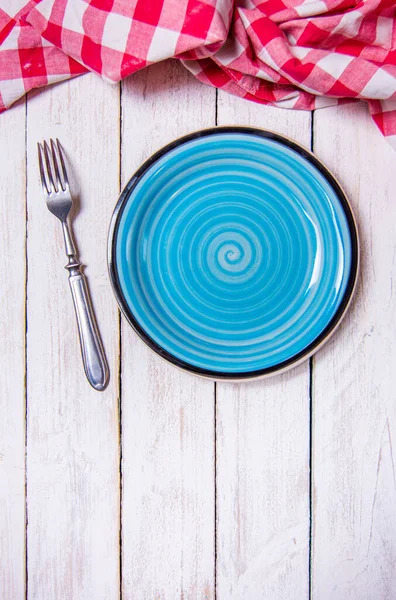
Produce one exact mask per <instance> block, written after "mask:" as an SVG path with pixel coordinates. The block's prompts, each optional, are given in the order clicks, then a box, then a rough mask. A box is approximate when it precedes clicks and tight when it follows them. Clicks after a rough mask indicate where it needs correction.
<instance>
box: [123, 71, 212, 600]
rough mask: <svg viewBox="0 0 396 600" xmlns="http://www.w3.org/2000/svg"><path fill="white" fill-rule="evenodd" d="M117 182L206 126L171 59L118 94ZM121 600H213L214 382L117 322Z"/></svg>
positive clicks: (208, 96) (197, 87) (198, 95)
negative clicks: (168, 357)
mask: <svg viewBox="0 0 396 600" xmlns="http://www.w3.org/2000/svg"><path fill="white" fill-rule="evenodd" d="M122 115H123V117H122V124H123V129H122V172H123V182H124V183H126V181H127V180H128V179H129V178H130V177H131V176H132V174H133V172H134V171H135V170H136V168H137V167H138V166H139V165H140V164H141V163H142V162H143V161H144V160H145V159H147V158H148V157H149V156H150V155H151V154H152V153H153V152H154V151H155V150H157V149H159V148H160V147H161V146H163V145H164V144H166V143H168V142H170V141H172V140H173V139H174V138H177V137H178V136H181V135H184V134H187V133H189V132H191V131H193V130H196V129H200V128H202V127H208V126H211V125H214V120H215V91H214V90H213V89H210V88H208V87H205V86H203V85H201V84H200V83H198V82H197V81H195V80H194V78H193V77H192V76H191V75H190V74H189V73H188V72H187V71H186V70H185V69H183V67H182V66H181V65H180V64H178V63H176V62H167V63H162V64H159V65H156V66H153V67H151V68H149V69H145V70H144V71H143V72H141V73H138V74H136V75H134V76H133V77H131V78H130V79H128V80H126V81H125V82H124V84H123V93H122ZM122 365H123V366H122V456H123V460H122V465H123V466H122V480H123V504H122V548H123V554H122V556H123V559H122V574H123V588H122V589H123V598H124V600H126V599H128V600H129V599H133V600H152V599H155V600H176V599H178V598H179V599H182V598H184V599H185V600H187V599H188V600H194V599H195V600H209V599H212V598H214V385H213V383H211V382H208V381H204V380H202V379H199V378H197V377H194V376H191V375H189V374H186V373H182V372H181V371H179V370H178V369H176V368H175V367H173V366H171V365H168V364H167V363H165V362H164V361H163V360H162V359H160V358H159V357H158V356H157V355H155V354H154V353H153V352H152V351H151V350H149V349H148V348H147V347H145V345H144V344H143V343H142V342H141V341H140V339H139V338H138V337H137V336H136V335H135V334H134V333H133V332H132V330H131V328H130V327H129V326H128V325H127V324H126V322H125V321H123V325H122Z"/></svg>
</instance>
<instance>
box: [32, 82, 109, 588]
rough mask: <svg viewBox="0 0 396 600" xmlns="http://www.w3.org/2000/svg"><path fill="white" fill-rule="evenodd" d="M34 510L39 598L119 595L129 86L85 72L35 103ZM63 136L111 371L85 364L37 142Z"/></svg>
mask: <svg viewBox="0 0 396 600" xmlns="http://www.w3.org/2000/svg"><path fill="white" fill-rule="evenodd" d="M27 126H28V129H27V131H28V269H29V270H28V273H29V275H28V290H27V299H28V300H27V309H28V310H27V312H28V335H27V358H28V373H27V397H28V426H27V495H28V497H27V514H28V549H27V550H28V594H29V600H46V599H48V600H49V599H51V600H53V599H54V598H62V600H69V599H70V600H72V599H73V600H77V599H78V600H92V599H93V598H94V599H95V600H99V599H103V600H105V599H106V600H113V599H114V600H115V599H117V600H118V598H119V552H118V548H119V531H118V530H119V457H118V439H119V432H118V399H117V394H118V380H117V372H118V360H119V356H118V354H119V352H118V311H117V308H116V304H115V302H114V300H113V298H112V294H111V291H110V284H109V280H108V276H107V263H106V238H107V229H108V223H109V219H110V215H111V211H112V207H113V205H114V202H115V200H116V198H117V194H118V179H119V89H118V88H117V87H110V86H107V85H105V84H104V83H103V82H102V81H101V80H100V79H99V78H96V77H94V76H90V75H89V76H85V77H82V78H80V79H78V80H73V81H70V82H67V83H64V84H61V85H57V86H56V87H53V88H51V89H47V90H46V91H45V92H43V93H41V92H38V93H33V94H32V95H31V96H30V97H29V100H28V113H27ZM50 136H51V137H58V138H59V139H60V140H61V142H62V144H63V146H64V148H65V152H66V154H67V157H68V159H69V161H68V162H69V169H68V170H69V175H70V176H71V179H72V186H71V187H72V192H73V196H74V198H75V200H77V203H78V205H79V212H78V215H77V216H76V218H75V221H74V223H75V228H74V230H75V237H76V241H77V246H78V248H79V253H80V259H81V262H82V263H83V264H84V265H87V267H86V270H85V272H86V275H87V277H88V283H89V285H90V289H91V293H92V300H93V304H94V307H95V310H96V315H97V318H98V323H99V327H100V330H101V333H102V336H103V341H104V346H105V349H106V353H107V358H108V361H109V366H110V371H111V381H110V385H109V387H108V389H107V390H106V391H105V392H103V393H98V392H96V391H95V390H94V389H92V388H91V387H90V385H89V384H88V382H87V380H86V378H85V375H84V371H83V366H82V360H81V355H80V348H79V342H78V335H77V324H76V319H75V315H74V310H73V303H72V299H71V295H70V290H69V284H68V280H67V272H66V271H65V270H64V268H63V267H64V265H65V264H66V262H67V260H66V257H65V254H64V247H63V239H62V233H61V227H60V223H59V222H58V220H57V219H56V218H55V217H54V216H53V215H51V214H50V213H49V212H48V210H47V208H46V205H45V201H44V198H43V195H42V190H41V188H40V186H39V179H38V168H37V148H36V143H37V141H38V140H42V139H43V138H48V137H50Z"/></svg>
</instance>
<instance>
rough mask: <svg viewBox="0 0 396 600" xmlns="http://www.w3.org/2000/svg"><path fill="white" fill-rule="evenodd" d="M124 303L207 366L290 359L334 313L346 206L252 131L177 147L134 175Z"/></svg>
mask: <svg viewBox="0 0 396 600" xmlns="http://www.w3.org/2000/svg"><path fill="white" fill-rule="evenodd" d="M115 258H116V261H115V262H116V265H115V267H116V270H117V274H118V279H119V285H120V288H121V291H122V294H123V296H124V299H125V303H126V305H127V306H128V308H129V310H130V312H131V313H132V315H133V317H134V319H135V320H136V322H137V323H138V324H139V326H140V327H141V328H142V329H143V331H144V332H145V333H146V334H147V335H148V336H149V337H150V338H151V340H153V341H154V342H155V343H156V344H157V345H158V346H160V347H161V348H163V349H164V350H165V351H167V352H168V353H170V354H171V355H172V356H173V357H176V358H177V359H180V360H182V361H185V362H186V363H188V364H190V365H193V366H194V367H198V368H200V369H205V370H207V371H221V372H223V373H240V372H252V371H258V370H262V369H267V368H271V367H274V366H277V365H280V364H282V363H284V362H285V361H288V360H290V359H292V358H293V357H295V356H296V355H298V354H299V353H301V352H302V351H303V350H304V349H305V348H307V347H308V346H309V345H310V344H312V343H313V342H314V341H315V340H316V338H317V337H318V336H319V335H320V334H321V333H322V332H323V330H324V329H325V328H326V327H327V326H328V324H329V323H330V322H331V320H332V318H333V317H334V315H335V313H336V311H337V309H338V307H339V306H340V303H341V302H342V299H343V296H344V294H345V291H346V288H347V285H348V279H349V275H350V271H351V260H352V245H351V235H350V230H349V226H348V221H347V219H346V216H345V213H344V209H343V206H342V204H341V202H340V200H339V198H338V196H337V194H336V192H335V191H334V189H333V188H332V187H331V186H330V184H329V183H328V181H327V179H326V178H325V177H324V176H323V175H322V174H321V172H320V171H319V170H318V169H317V168H316V167H315V166H314V165H313V164H311V162H309V160H307V159H306V158H304V156H303V155H302V154H301V153H299V152H298V151H296V150H295V149H293V148H290V147H288V146H287V145H284V144H283V143H281V142H279V141H276V140H273V139H266V138H263V137H259V136H257V135H254V134H249V133H238V132H235V133H218V134H216V133H214V134H212V135H206V136H205V137H200V138H197V139H193V140H190V141H187V142H184V143H182V144H180V145H179V146H177V147H175V148H173V149H172V150H170V151H169V152H168V153H166V154H165V155H163V156H162V157H161V158H159V159H158V160H157V161H156V162H154V163H153V164H151V166H150V167H149V168H148V169H147V170H146V172H145V173H144V174H143V175H142V176H141V177H140V178H139V180H138V182H137V184H136V185H135V187H134V188H133V189H132V191H131V193H130V195H129V197H128V198H127V200H126V202H125V203H124V206H123V209H122V212H121V215H120V220H119V224H118V228H117V234H116V239H115Z"/></svg>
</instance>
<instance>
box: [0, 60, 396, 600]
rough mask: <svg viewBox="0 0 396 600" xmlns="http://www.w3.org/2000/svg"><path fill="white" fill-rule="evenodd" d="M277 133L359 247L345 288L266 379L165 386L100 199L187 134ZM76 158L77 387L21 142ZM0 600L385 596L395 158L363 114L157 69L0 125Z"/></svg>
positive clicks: (393, 583)
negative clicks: (81, 292)
mask: <svg viewBox="0 0 396 600" xmlns="http://www.w3.org/2000/svg"><path fill="white" fill-rule="evenodd" d="M215 124H218V125H222V124H248V125H254V126H257V127H263V128H268V129H272V130H274V131H279V132H281V133H283V134H286V135H288V136H290V137H291V138H294V139H296V140H297V141H299V142H300V143H302V144H303V145H305V146H306V147H308V148H309V147H311V148H313V150H314V151H315V153H316V154H317V155H318V156H319V157H320V158H321V159H322V160H323V161H324V162H325V164H326V165H327V166H328V167H329V168H330V169H331V170H332V171H333V172H334V173H335V175H336V176H337V177H338V178H339V180H340V181H341V183H342V185H343V186H344V188H345V190H346V192H347V193H348V195H349V196H350V199H351V202H352V205H353V207H354V209H355V212H356V215H357V219H358V223H359V227H360V233H361V242H362V270H361V278H360V283H359V286H358V292H357V296H356V298H355V301H354V303H353V306H352V309H351V310H350V312H349V314H348V316H347V318H346V319H345V321H344V323H343V325H342V326H341V328H340V329H339V331H338V332H337V334H336V335H335V336H334V337H333V338H332V340H331V342H330V343H328V344H327V345H326V346H325V348H324V349H323V350H321V351H320V352H319V354H317V355H316V356H315V358H314V359H313V360H311V361H310V362H306V363H305V364H303V365H302V366H300V367H298V368H296V369H295V370H293V371H291V372H289V373H287V374H285V375H282V376H278V377H274V378H272V379H269V380H267V381H262V382H255V383H249V384H224V383H218V384H217V385H215V384H213V383H211V382H208V381H204V380H201V379H199V378H196V377H194V376H190V375H188V374H184V373H181V372H180V371H178V370H177V369H175V368H174V367H172V366H170V365H167V364H165V363H164V362H163V361H162V360H161V359H159V358H158V357H157V356H156V355H154V354H153V353H152V352H151V351H150V350H148V349H147V348H146V347H145V346H144V345H143V343H142V342H141V341H140V340H139V339H138V338H137V337H136V335H135V334H134V333H133V332H132V330H131V329H130V328H129V326H128V325H127V324H126V322H125V321H124V320H123V319H122V318H120V315H119V312H118V309H117V305H116V302H115V299H114V297H113V294H112V291H111V289H110V283H109V279H108V275H107V264H106V237H107V229H108V225H109V220H110V216H111V213H112V210H113V208H114V205H115V202H116V200H117V196H118V194H119V191H120V188H121V187H122V186H123V184H124V183H125V182H126V181H127V180H128V178H129V177H130V176H131V174H132V173H133V172H134V170H135V169H136V167H137V166H138V165H139V164H140V163H141V162H143V160H144V159H145V158H147V157H148V156H149V155H150V154H151V153H152V152H153V151H155V150H156V149H158V148H159V147H161V146H162V145H164V144H165V143H167V142H169V141H171V140H172V139H174V138H176V137H178V136H181V135H184V134H186V133H188V132H191V131H193V130H196V129H200V128H203V127H210V126H213V125H215ZM49 136H52V137H55V136H57V137H59V138H60V139H61V141H62V142H63V145H64V147H65V149H66V151H67V153H68V156H69V158H70V160H71V162H72V164H73V166H74V173H73V181H74V185H73V188H74V190H75V192H76V195H77V196H78V197H79V199H80V202H81V206H80V210H79V214H78V216H77V218H76V220H75V230H76V237H77V241H78V245H79V249H80V257H81V260H82V262H83V263H84V264H86V265H87V268H86V273H87V275H88V277H89V282H90V286H91V290H92V295H93V301H94V305H95V309H96V312H97V315H98V320H99V324H100V328H101V331H102V334H103V338H104V343H105V347H106V351H107V356H108V359H109V363H110V368H111V382H110V385H109V388H108V389H107V391H106V392H105V393H103V394H99V393H97V392H95V391H94V390H92V389H91V388H90V387H89V385H88V383H87V381H86V379H85V377H84V374H83V370H82V364H81V358H80V351H79V346H78V338H77V332H76V324H75V318H74V313H73V306H72V302H71V298H70V293H69V289H68V282H67V273H66V271H65V270H64V269H63V266H64V264H65V256H64V250H63V241H62V237H61V229H60V227H59V224H58V223H57V222H56V220H55V218H54V217H53V216H51V215H50V214H49V212H48V211H47V208H46V206H45V203H44V200H43V197H42V194H41V190H40V188H39V182H38V175H37V159H36V142H37V141H38V140H41V139H43V138H46V137H49ZM0 192H1V199H0V202H1V211H0V252H1V260H0V281H1V317H0V341H1V342H0V343H1V351H0V378H1V387H0V599H1V600H22V599H25V598H28V599H29V600H102V599H103V600H119V599H122V600H130V599H131V600H178V599H180V600H181V599H183V600H190V599H195V600H210V599H217V600H231V599H232V600H236V599H238V600H242V599H243V600H281V599H282V600H294V599H296V600H304V599H313V600H330V599H331V600H333V599H334V600H347V599H348V600H350V599H352V600H394V599H395V598H396V477H395V467H394V461H395V458H394V456H393V450H392V441H394V436H395V433H396V391H395V373H396V341H395V334H396V303H395V298H394V296H393V293H394V290H393V280H392V277H394V276H396V244H395V242H396V154H395V152H394V151H392V150H391V148H390V147H389V146H388V144H387V142H386V141H385V140H384V139H383V138H382V136H381V134H380V133H379V131H377V129H376V127H375V126H374V124H373V123H372V122H371V120H370V117H369V116H368V113H367V109H366V107H365V106H364V105H363V104H352V105H347V106H343V107H340V108H330V109H324V110H321V111H317V112H316V113H315V114H314V115H311V114H310V113H306V112H291V111H285V110H280V109H273V108H267V107H263V106H259V105H256V104H253V103H249V102H247V101H243V100H239V99H237V98H234V97H232V96H229V95H226V94H223V93H218V94H217V93H216V91H215V90H214V89H211V88H209V87H205V86H204V85H202V84H200V83H198V82H197V81H195V80H194V78H193V77H192V76H191V75H190V74H189V73H188V72H187V71H186V70H184V69H183V67H182V66H181V65H180V64H178V63H177V62H169V63H162V64H159V65H157V66H154V67H152V68H150V69H147V70H144V71H143V72H140V73H138V74H136V75H135V76H133V77H132V78H130V79H129V80H127V81H125V82H124V83H123V84H122V85H121V86H115V87H110V86H108V85H107V84H105V83H103V82H102V81H101V80H100V79H98V78H96V77H95V76H91V75H87V76H84V77H81V78H79V79H75V80H74V81H71V82H67V83H63V84H60V85H56V86H54V87H52V89H47V90H45V91H38V92H33V93H31V94H29V97H28V99H27V101H25V100H23V101H21V102H20V103H19V104H18V106H15V107H14V108H12V109H11V110H10V111H8V112H6V113H5V114H3V115H1V116H0Z"/></svg>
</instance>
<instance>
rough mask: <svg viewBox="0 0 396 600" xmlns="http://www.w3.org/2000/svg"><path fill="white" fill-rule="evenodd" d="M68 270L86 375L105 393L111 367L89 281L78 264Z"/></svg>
mask: <svg viewBox="0 0 396 600" xmlns="http://www.w3.org/2000/svg"><path fill="white" fill-rule="evenodd" d="M70 267H72V268H70ZM66 268H69V283H70V289H71V292H72V296H73V302H74V310H75V312H76V317H77V324H78V333H79V336H80V345H81V354H82V359H83V363H84V370H85V374H86V376H87V379H88V381H89V383H90V384H91V385H92V387H93V388H95V390H98V391H103V390H104V389H106V387H107V384H108V382H109V367H108V365H107V361H106V356H105V353H104V349H103V344H102V341H101V339H100V334H99V330H98V326H97V323H96V319H95V314H94V311H93V308H92V303H91V298H90V295H89V290H88V286H87V280H86V278H85V275H84V274H83V273H82V272H81V268H80V265H79V264H78V263H77V264H76V263H75V264H74V265H71V264H69V265H68V267H66Z"/></svg>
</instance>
